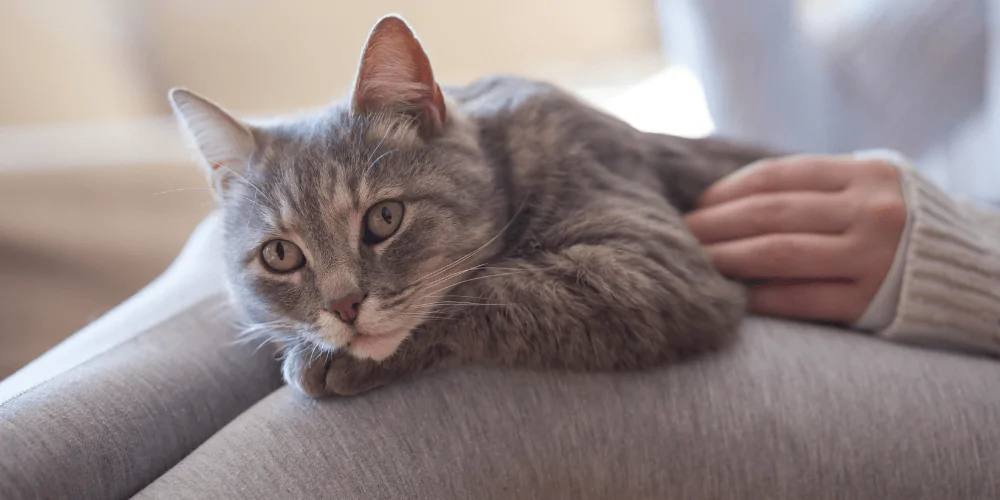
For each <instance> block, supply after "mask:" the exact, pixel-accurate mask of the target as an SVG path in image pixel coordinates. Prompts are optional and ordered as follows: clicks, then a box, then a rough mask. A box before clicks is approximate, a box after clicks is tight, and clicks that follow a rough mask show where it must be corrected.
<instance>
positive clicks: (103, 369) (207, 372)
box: [0, 217, 281, 499]
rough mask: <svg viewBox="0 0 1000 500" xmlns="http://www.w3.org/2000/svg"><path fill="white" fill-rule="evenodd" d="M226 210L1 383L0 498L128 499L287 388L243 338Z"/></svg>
mask: <svg viewBox="0 0 1000 500" xmlns="http://www.w3.org/2000/svg"><path fill="white" fill-rule="evenodd" d="M217 235H218V220H217V217H210V218H209V219H208V220H206V221H205V223H203V224H202V226H201V227H199V229H198V230H197V231H196V232H195V234H194V235H193V236H192V238H191V240H190V241H189V243H188V245H187V246H186V247H185V249H184V251H183V252H182V253H181V255H180V256H179V257H178V259H177V261H176V262H175V263H174V264H173V265H172V266H171V268H170V269H168V271H167V272H166V273H164V275H163V276H161V277H160V278H158V279H157V280H156V281H155V282H153V283H152V284H150V285H149V286H148V287H147V288H146V289H144V290H143V291H141V292H140V293H139V294H137V295H136V296H135V297H133V298H131V299H129V300H128V301H127V302H125V303H124V304H122V305H121V306H119V307H118V308H116V309H115V310H113V311H111V312H110V313H108V314H107V315H106V316H104V317H102V318H101V319H99V320H98V321H96V322H94V323H93V324H92V325H90V326H88V327H87V328H85V329H83V330H81V331H80V332H78V333H77V334H75V335H74V336H72V337H70V338H69V339H67V340H66V341H65V342H63V343H62V344H60V345H59V346H57V347H55V348H54V349H53V350H52V351H50V352H49V353H46V354H45V355H43V356H42V357H40V358H39V359H38V360H36V361H35V362H33V363H32V364H31V365H29V366H28V367H26V368H25V369H23V370H22V371H20V372H18V373H17V374H15V375H14V376H13V377H12V378H11V379H8V380H6V381H4V382H3V383H2V384H0V443H2V446H0V447H2V449H3V453H0V498H11V499H15V498H16V499H20V498H79V499H84V498H101V499H106V498H123V497H127V496H130V495H132V494H134V493H135V492H137V491H139V490H140V489H142V488H143V487H144V486H145V485H146V484H148V483H149V482H150V481H152V480H153V479H155V478H156V477H158V476H159V475H160V474H162V473H163V472H165V471H166V470H168V469H169V468H170V467H172V466H173V465H174V464H175V463H176V462H178V461H179V460H180V459H182V458H183V457H184V456H186V455H187V454H188V453H189V452H190V451H192V450H193V449H195V448H196V447H197V446H198V445H199V444H201V443H202V442H203V441H205V440H206V439H207V438H208V437H210V436H211V435H212V434H214V433H215V432H216V431H217V430H218V429H220V428H221V427H222V426H224V425H225V424H226V423H228V422H229V421H230V420H232V419H233V418H235V417H236V416H237V415H239V414H240V413H241V412H243V410H245V409H246V408H248V407H250V406H251V405H253V404H254V403H255V402H256V401H258V400H260V399H261V398H263V397H264V396H266V395H267V394H269V393H270V392H272V391H274V390H275V389H276V388H278V387H279V386H280V385H281V378H280V374H279V370H278V366H277V363H276V362H275V360H274V353H273V351H272V350H270V349H266V348H262V349H257V348H256V345H248V344H240V343H238V342H237V341H236V340H237V339H236V335H235V331H234V328H233V326H232V325H233V323H234V320H235V313H234V311H233V310H232V309H231V308H230V307H229V305H228V299H227V297H226V294H225V291H224V287H223V285H222V280H221V274H220V272H219V268H220V267H221V266H220V265H219V264H220V263H221V260H220V258H219V254H218V252H217V250H218V246H217V244H216V242H215V240H217Z"/></svg>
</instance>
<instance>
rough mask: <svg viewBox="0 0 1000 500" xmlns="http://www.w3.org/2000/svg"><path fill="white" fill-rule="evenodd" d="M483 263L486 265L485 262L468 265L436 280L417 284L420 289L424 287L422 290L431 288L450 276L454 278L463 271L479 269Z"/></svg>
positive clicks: (463, 272)
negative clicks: (468, 266)
mask: <svg viewBox="0 0 1000 500" xmlns="http://www.w3.org/2000/svg"><path fill="white" fill-rule="evenodd" d="M485 265H486V264H477V265H475V266H472V267H470V268H467V269H463V270H461V271H458V272H454V273H451V274H449V275H447V276H445V277H443V278H439V279H436V280H434V281H432V282H430V283H427V284H421V285H419V287H420V288H421V289H424V290H426V289H428V288H431V287H433V286H435V285H437V284H439V283H443V282H445V281H447V280H449V279H452V278H454V277H456V276H461V275H462V274H465V273H467V272H469V271H475V270H476V269H481V268H482V267H483V266H485Z"/></svg>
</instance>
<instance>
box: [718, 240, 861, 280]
mask: <svg viewBox="0 0 1000 500" xmlns="http://www.w3.org/2000/svg"><path fill="white" fill-rule="evenodd" d="M850 241H851V240H849V239H847V238H842V237H839V236H829V235H821V234H768V235H765V236H754V237H751V238H745V239H741V240H735V241H727V242H723V243H716V244H714V245H708V246H707V247H706V250H707V251H708V255H709V257H711V259H712V263H713V264H714V265H715V267H716V269H718V270H719V272H720V273H722V274H724V275H726V276H730V277H734V278H739V279H766V278H812V279H824V278H854V277H855V276H854V274H855V273H856V272H857V269H856V262H854V259H852V256H853V255H854V253H853V249H852V248H851V245H850Z"/></svg>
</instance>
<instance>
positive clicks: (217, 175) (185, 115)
mask: <svg viewBox="0 0 1000 500" xmlns="http://www.w3.org/2000/svg"><path fill="white" fill-rule="evenodd" d="M168 96H169V99H170V105H171V106H172V107H173V108H174V113H175V114H176V116H177V121H178V122H180V125H181V128H182V129H183V130H184V132H185V133H186V135H187V136H188V139H189V140H190V141H191V142H192V143H193V145H194V146H195V147H196V148H197V149H198V152H199V154H200V156H201V160H202V163H203V166H204V167H205V171H206V174H207V175H208V179H209V184H211V186H212V187H213V188H215V189H216V190H217V191H222V190H225V189H226V184H227V182H226V181H227V179H229V178H230V177H231V176H234V175H235V176H243V175H245V173H246V170H247V167H248V165H249V163H250V156H251V155H252V154H253V152H254V149H255V145H254V138H253V134H252V133H251V132H250V128H249V127H247V126H246V125H245V124H243V123H242V122H240V121H239V120H237V119H236V118H233V117H232V116H230V115H229V113H226V112H225V111H224V110H223V109H222V108H221V107H219V105H217V104H215V103H213V102H212V101H209V100H208V99H205V98H204V97H201V96H199V95H198V94H195V93H194V92H191V91H189V90H186V89H181V88H175V89H171V90H170V93H169V94H168Z"/></svg>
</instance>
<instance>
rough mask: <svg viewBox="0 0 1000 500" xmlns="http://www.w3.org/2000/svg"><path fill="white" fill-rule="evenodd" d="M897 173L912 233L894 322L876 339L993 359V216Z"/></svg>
mask: <svg viewBox="0 0 1000 500" xmlns="http://www.w3.org/2000/svg"><path fill="white" fill-rule="evenodd" d="M904 175H906V176H907V179H906V181H907V182H906V183H905V189H907V190H908V192H907V193H906V194H907V203H908V204H911V205H910V211H911V214H912V216H913V219H912V227H911V228H910V239H909V242H908V247H907V249H906V259H905V264H904V269H903V281H902V287H901V290H900V299H899V303H898V306H897V309H896V317H895V319H894V320H893V322H892V323H891V324H890V325H889V326H888V327H887V328H885V329H884V330H882V331H880V332H879V335H881V336H883V337H885V338H887V339H891V340H895V341H900V342H908V343H920V344H933V345H943V346H948V347H953V348H961V349H966V350H975V351H987V352H990V353H994V354H1000V213H996V212H987V211H983V210H980V209H978V208H976V207H973V206H971V205H966V204H963V203H959V202H956V201H955V200H954V199H952V198H951V197H949V196H948V195H947V194H945V193H944V192H942V191H941V190H940V189H939V188H937V187H936V186H935V185H934V184H932V183H931V182H930V181H928V180H927V179H925V178H924V177H923V176H921V175H920V174H918V173H916V172H915V171H913V170H909V169H907V170H905V171H904Z"/></svg>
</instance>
